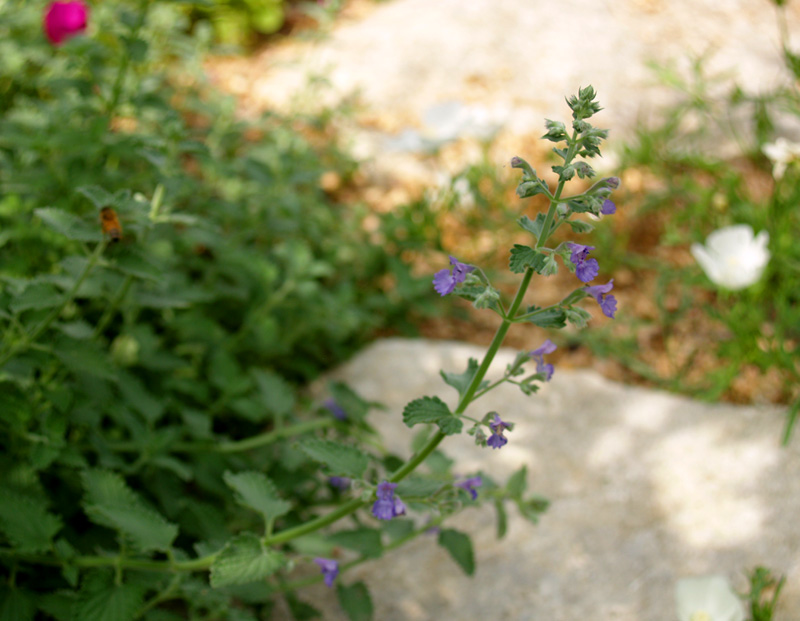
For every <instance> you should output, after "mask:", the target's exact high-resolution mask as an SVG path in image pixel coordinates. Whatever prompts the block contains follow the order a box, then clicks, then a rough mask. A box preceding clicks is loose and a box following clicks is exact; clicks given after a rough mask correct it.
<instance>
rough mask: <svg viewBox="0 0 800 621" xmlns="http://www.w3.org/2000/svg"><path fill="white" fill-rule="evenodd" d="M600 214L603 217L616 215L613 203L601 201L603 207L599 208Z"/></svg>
mask: <svg viewBox="0 0 800 621" xmlns="http://www.w3.org/2000/svg"><path fill="white" fill-rule="evenodd" d="M600 213H601V214H603V215H604V216H610V215H611V214H612V213H617V206H616V205H615V204H614V202H613V201H610V200H608V199H606V200H604V201H603V206H602V207H601V208H600Z"/></svg>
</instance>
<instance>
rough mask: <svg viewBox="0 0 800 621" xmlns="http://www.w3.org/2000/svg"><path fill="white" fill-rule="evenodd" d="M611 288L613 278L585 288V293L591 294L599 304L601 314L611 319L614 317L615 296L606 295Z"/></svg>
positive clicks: (612, 286)
mask: <svg viewBox="0 0 800 621" xmlns="http://www.w3.org/2000/svg"><path fill="white" fill-rule="evenodd" d="M613 288H614V279H613V278H612V279H611V280H609V281H608V282H607V283H606V284H604V285H594V286H593V287H586V288H585V291H586V293H588V294H589V295H591V296H592V297H593V298H594V299H595V300H596V301H597V303H598V304H599V305H600V309H601V310H602V311H603V314H604V315H605V316H606V317H610V318H611V319H614V313H616V312H617V298H615V297H614V296H613V295H608V292H609V291H611V290H612V289H613Z"/></svg>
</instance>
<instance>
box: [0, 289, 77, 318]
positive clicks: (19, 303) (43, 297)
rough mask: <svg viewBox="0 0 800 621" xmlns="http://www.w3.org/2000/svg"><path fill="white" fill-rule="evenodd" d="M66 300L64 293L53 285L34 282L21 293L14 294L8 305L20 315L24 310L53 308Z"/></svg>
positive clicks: (13, 311)
mask: <svg viewBox="0 0 800 621" xmlns="http://www.w3.org/2000/svg"><path fill="white" fill-rule="evenodd" d="M63 301H64V294H63V293H62V292H61V291H59V290H58V289H56V288H55V287H54V286H53V285H51V284H49V283H44V282H33V283H31V284H30V285H28V286H27V287H26V288H25V290H24V291H23V292H22V293H20V294H19V295H16V296H14V299H13V301H12V302H11V304H9V305H8V307H9V308H10V309H11V312H12V313H14V314H15V315H18V314H19V313H21V312H22V311H26V310H30V309H39V308H53V307H54V306H58V305H59V304H61V303H62V302H63Z"/></svg>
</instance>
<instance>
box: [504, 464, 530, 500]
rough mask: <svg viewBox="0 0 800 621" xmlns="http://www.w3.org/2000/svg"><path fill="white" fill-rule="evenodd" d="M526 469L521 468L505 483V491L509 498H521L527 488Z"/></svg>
mask: <svg viewBox="0 0 800 621" xmlns="http://www.w3.org/2000/svg"><path fill="white" fill-rule="evenodd" d="M527 477H528V467H527V466H522V467H521V468H520V469H519V470H517V471H516V472H515V473H514V474H512V475H511V477H509V479H508V482H507V483H506V491H507V492H508V495H509V496H511V498H522V494H524V493H525V490H526V489H527V487H528V479H527Z"/></svg>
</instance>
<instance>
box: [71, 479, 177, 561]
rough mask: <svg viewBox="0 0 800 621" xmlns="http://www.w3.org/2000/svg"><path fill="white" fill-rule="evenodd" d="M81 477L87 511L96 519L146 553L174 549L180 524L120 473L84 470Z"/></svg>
mask: <svg viewBox="0 0 800 621" xmlns="http://www.w3.org/2000/svg"><path fill="white" fill-rule="evenodd" d="M81 478H82V480H83V488H84V501H83V506H84V511H85V512H86V515H87V516H89V519H91V520H92V522H94V523H95V524H99V525H100V526H106V527H107V528H111V529H114V530H116V531H119V532H120V533H122V534H123V535H125V536H126V537H127V538H128V539H129V540H130V541H131V543H132V544H133V545H134V546H135V547H136V548H137V549H138V550H141V551H143V552H145V551H150V550H160V551H166V550H168V549H169V548H170V546H171V545H172V542H173V541H174V539H175V537H177V535H178V527H177V526H176V525H175V524H172V523H170V522H168V521H167V520H166V519H165V518H164V517H163V516H162V515H161V514H159V513H157V512H156V511H155V510H153V509H151V508H150V507H148V506H147V505H146V504H145V503H144V501H143V500H142V499H141V498H140V497H139V496H138V495H137V494H136V493H135V492H134V491H133V490H132V489H130V488H129V487H128V485H127V483H125V480H124V479H123V478H122V477H121V476H120V475H118V474H117V473H115V472H110V471H107V470H84V471H83V472H82V473H81Z"/></svg>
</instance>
